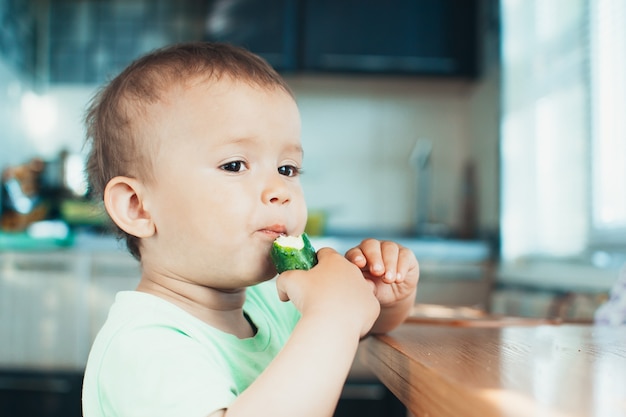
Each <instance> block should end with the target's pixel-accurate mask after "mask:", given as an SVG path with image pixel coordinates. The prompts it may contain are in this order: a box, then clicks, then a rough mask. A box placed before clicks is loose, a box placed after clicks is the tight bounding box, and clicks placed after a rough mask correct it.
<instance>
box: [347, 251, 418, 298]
mask: <svg viewBox="0 0 626 417" xmlns="http://www.w3.org/2000/svg"><path fill="white" fill-rule="evenodd" d="M346 258H347V259H348V260H349V261H350V262H352V263H353V264H355V265H356V266H358V267H359V268H360V269H361V271H362V272H363V276H364V277H365V278H366V279H368V280H370V281H372V282H373V283H374V285H375V294H376V298H377V299H378V301H379V302H380V304H381V306H383V307H384V306H388V305H391V304H394V303H396V302H397V301H400V300H403V299H405V298H406V297H409V296H412V295H414V294H415V287H416V286H417V281H418V279H419V265H418V263H417V259H416V258H415V255H414V254H413V251H411V250H410V249H407V248H405V247H403V246H401V245H398V244H397V243H395V242H390V241H379V240H376V239H366V240H364V241H363V242H361V244H360V245H359V246H357V247H355V248H352V249H350V250H349V251H348V252H346Z"/></svg>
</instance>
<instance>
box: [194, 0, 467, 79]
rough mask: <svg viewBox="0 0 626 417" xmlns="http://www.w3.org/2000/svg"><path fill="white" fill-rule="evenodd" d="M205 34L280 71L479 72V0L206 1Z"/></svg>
mask: <svg viewBox="0 0 626 417" xmlns="http://www.w3.org/2000/svg"><path fill="white" fill-rule="evenodd" d="M209 3H210V5H209V7H208V17H207V25H206V33H205V34H206V36H205V38H206V39H207V40H218V41H227V42H231V43H234V44H238V45H242V46H245V47H246V48H248V49H250V50H252V51H253V52H256V53H258V54H259V55H261V56H263V57H264V58H265V59H266V60H267V61H268V62H269V63H270V64H272V65H273V66H274V67H275V68H276V69H278V70H279V71H282V72H290V71H299V72H335V73H337V72H340V73H346V72H359V73H370V74H383V73H386V74H412V75H437V76H452V77H475V76H477V75H478V65H477V61H478V60H477V55H478V5H479V0H271V1H262V2H259V1H258V0H239V1H232V2H222V1H212V2H209Z"/></svg>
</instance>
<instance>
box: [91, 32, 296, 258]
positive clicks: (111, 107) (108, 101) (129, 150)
mask: <svg viewBox="0 0 626 417" xmlns="http://www.w3.org/2000/svg"><path fill="white" fill-rule="evenodd" d="M222 76H228V77H230V78H231V79H234V80H237V81H242V82H246V83H249V84H251V85H256V86H260V87H263V88H282V89H283V90H284V91H286V92H287V93H289V94H290V95H292V96H293V93H292V92H291V90H290V88H289V86H288V85H287V84H286V82H285V81H284V80H283V78H282V77H281V76H280V75H279V74H278V73H277V72H276V71H275V70H274V69H273V68H272V67H271V66H270V65H269V64H267V62H265V61H264V60H263V59H261V58H260V57H259V56H257V55H255V54H253V53H251V52H249V51H247V50H245V49H242V48H240V47H236V46H233V45H229V44H224V43H211V42H192V43H183V44H175V45H171V46H167V47H164V48H161V49H157V50H155V51H153V52H151V53H149V54H147V55H145V56H143V57H141V58H139V59H137V60H136V61H134V62H133V63H131V64H130V65H129V66H128V67H127V68H126V69H125V70H123V71H122V72H121V73H120V74H119V75H118V76H116V77H115V78H114V79H113V80H111V81H110V82H109V83H108V84H107V85H105V86H104V87H103V88H102V89H101V90H99V91H98V93H97V94H96V95H95V96H94V98H93V99H92V101H91V102H90V104H89V107H88V109H87V115H86V118H85V124H86V128H87V138H86V143H87V144H88V145H90V153H89V156H88V159H87V177H88V181H89V186H90V193H91V195H92V196H93V197H95V198H97V199H99V200H102V197H103V193H104V188H105V187H106V185H107V183H108V182H109V181H110V180H111V179H112V178H114V177H116V176H120V175H122V176H128V177H132V178H140V177H142V176H143V177H144V178H146V176H150V175H151V172H152V165H151V158H150V154H149V153H148V152H146V150H147V149H149V147H148V146H146V145H145V144H144V143H142V142H143V141H145V139H143V140H142V138H144V136H142V134H141V132H140V131H139V127H140V126H141V123H139V122H140V118H141V116H142V115H143V114H145V113H144V112H145V110H146V108H147V106H148V105H149V104H152V103H155V102H158V101H159V100H161V98H162V96H163V94H164V93H165V92H166V91H167V90H168V89H169V88H171V87H172V86H173V85H177V84H182V83H184V82H187V81H190V80H193V79H197V78H200V79H204V78H205V79H207V80H218V79H219V78H220V77H222ZM116 230H117V232H118V234H119V236H120V237H121V238H123V239H125V240H126V245H127V247H128V250H129V252H130V253H131V254H132V255H133V256H134V257H135V258H137V259H141V254H140V250H139V238H137V237H135V236H132V235H129V234H127V233H125V232H124V231H122V230H121V229H119V228H116Z"/></svg>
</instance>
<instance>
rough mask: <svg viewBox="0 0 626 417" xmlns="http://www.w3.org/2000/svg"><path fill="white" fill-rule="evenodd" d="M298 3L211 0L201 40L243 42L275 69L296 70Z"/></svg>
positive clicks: (285, 1) (279, 0) (289, 0)
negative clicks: (203, 36) (203, 37)
mask: <svg viewBox="0 0 626 417" xmlns="http://www.w3.org/2000/svg"><path fill="white" fill-rule="evenodd" d="M298 3H299V2H298V0H262V1H259V0H238V1H232V2H224V1H219V0H211V1H209V2H208V9H207V19H206V26H205V40H208V41H221V42H229V43H232V44H235V45H239V46H243V47H245V48H246V49H249V50H251V51H253V52H255V53H256V54H258V55H260V56H261V57H263V58H264V59H265V60H266V61H267V62H268V63H269V64H270V65H272V66H273V67H274V68H275V69H276V70H278V71H282V72H287V71H293V70H296V68H297V64H298V63H297V56H298V52H297V47H298V45H297V42H298V27H297V25H298V13H299V8H298Z"/></svg>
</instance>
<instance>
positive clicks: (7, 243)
mask: <svg viewBox="0 0 626 417" xmlns="http://www.w3.org/2000/svg"><path fill="white" fill-rule="evenodd" d="M73 243H74V235H73V234H72V233H68V234H67V236H65V237H33V236H31V235H30V234H28V233H27V232H2V231H0V251H6V250H20V251H23V250H51V249H59V248H64V247H69V246H72V244H73Z"/></svg>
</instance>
